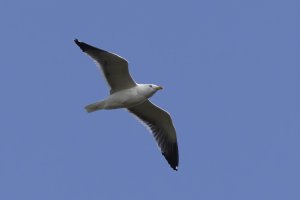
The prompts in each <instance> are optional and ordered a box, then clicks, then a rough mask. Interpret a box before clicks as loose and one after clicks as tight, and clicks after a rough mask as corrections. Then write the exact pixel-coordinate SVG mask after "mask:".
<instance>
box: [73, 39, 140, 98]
mask: <svg viewBox="0 0 300 200" xmlns="http://www.w3.org/2000/svg"><path fill="white" fill-rule="evenodd" d="M74 42H75V43H76V44H77V45H78V46H79V47H80V49H81V50H82V51H83V52H85V53H86V54H88V55H89V56H90V57H92V58H93V59H94V60H95V61H96V63H97V64H98V65H99V67H100V70H101V71H102V72H103V74H104V77H105V79H106V81H107V83H108V85H109V86H110V89H111V90H110V93H111V94H112V93H114V92H117V91H120V90H124V89H128V88H131V87H134V86H136V83H135V82H134V80H133V79H132V78H131V76H130V74H129V70H128V62H127V61H126V60H125V59H124V58H122V57H120V56H118V55H116V54H113V53H110V52H107V51H104V50H102V49H98V48H96V47H93V46H91V45H89V44H86V43H84V42H80V41H78V40H77V39H75V40H74Z"/></svg>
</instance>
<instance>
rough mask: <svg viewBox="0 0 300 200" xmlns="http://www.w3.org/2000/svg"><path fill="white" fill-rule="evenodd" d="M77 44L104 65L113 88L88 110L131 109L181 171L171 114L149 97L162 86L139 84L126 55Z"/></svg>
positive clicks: (171, 163)
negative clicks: (131, 73)
mask: <svg viewBox="0 0 300 200" xmlns="http://www.w3.org/2000/svg"><path fill="white" fill-rule="evenodd" d="M75 43H76V44H77V45H78V46H79V47H80V48H81V50H82V51H83V52H85V53H87V54H88V55H89V56H91V57H92V58H93V59H94V60H95V61H96V63H97V64H98V65H99V66H100V70H101V71H102V72H103V75H104V77H105V79H106V81H107V83H108V85H109V87H110V95H109V96H108V97H107V98H106V99H104V100H102V101H98V102H96V103H92V104H89V105H87V106H86V107H85V109H86V111H87V112H94V111H97V110H101V109H106V110H110V109H117V108H125V109H127V110H128V111H129V112H131V113H132V114H134V115H135V116H136V117H138V118H139V119H140V120H141V121H142V122H143V123H144V124H146V125H147V126H148V127H149V129H150V130H151V132H152V134H153V136H154V137H155V140H156V141H157V143H158V146H159V147H160V149H161V152H162V154H163V155H164V156H165V158H166V160H167V161H168V163H169V164H170V166H171V167H172V168H173V169H174V170H177V167H178V162H179V156H178V145H177V138H176V130H175V128H174V126H173V123H172V119H171V117H170V114H169V113H168V112H166V111H164V110H163V109H161V108H159V107H158V106H156V105H154V104H153V103H151V102H150V101H149V100H148V99H149V98H150V97H151V96H152V95H154V94H155V93H156V92H157V91H158V90H160V89H162V87H160V86H157V85H154V84H138V83H136V82H135V81H134V80H133V79H132V78H131V76H130V74H129V70H128V62H127V61H126V60H125V59H124V58H122V57H120V56H118V55H116V54H113V53H110V52H107V51H105V50H102V49H98V48H96V47H93V46H91V45H88V44H86V43H84V42H79V41H78V40H77V39H76V40H75Z"/></svg>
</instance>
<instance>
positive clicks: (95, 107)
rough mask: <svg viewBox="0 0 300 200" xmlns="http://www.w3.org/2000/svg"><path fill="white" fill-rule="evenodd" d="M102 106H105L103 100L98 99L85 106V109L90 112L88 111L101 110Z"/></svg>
mask: <svg viewBox="0 0 300 200" xmlns="http://www.w3.org/2000/svg"><path fill="white" fill-rule="evenodd" d="M104 106H105V101H98V102H96V103H92V104H89V105H87V106H86V107H85V110H86V111H87V112H88V113H90V112H94V111H97V110H102V109H104Z"/></svg>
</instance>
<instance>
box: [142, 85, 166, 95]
mask: <svg viewBox="0 0 300 200" xmlns="http://www.w3.org/2000/svg"><path fill="white" fill-rule="evenodd" d="M140 87H141V88H142V91H143V93H144V94H145V96H146V97H148V98H149V97H151V96H152V95H153V94H155V93H156V92H157V91H158V90H162V89H163V88H162V87H161V86H158V85H154V84H141V85H140Z"/></svg>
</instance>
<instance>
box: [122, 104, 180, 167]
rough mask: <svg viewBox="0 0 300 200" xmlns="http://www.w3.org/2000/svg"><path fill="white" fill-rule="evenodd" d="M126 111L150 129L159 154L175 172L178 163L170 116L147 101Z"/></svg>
mask: <svg viewBox="0 0 300 200" xmlns="http://www.w3.org/2000/svg"><path fill="white" fill-rule="evenodd" d="M128 110H129V112H131V113H133V114H134V115H135V116H137V117H138V118H139V119H140V120H141V121H142V122H143V123H145V125H147V126H148V127H149V128H150V130H151V132H152V133H153V136H154V138H155V140H156V142H157V143H158V146H159V147H160V149H161V153H162V154H163V155H164V156H165V158H166V160H167V161H168V163H169V164H170V166H171V167H172V168H173V169H174V170H177V168H178V162H179V156H178V145H177V138H176V130H175V128H174V126H173V123H172V119H171V117H170V114H169V113H167V112H166V111H164V110H163V109H161V108H159V107H158V106H156V105H154V104H152V103H151V102H150V101H149V100H147V101H145V102H144V103H142V104H139V105H137V106H134V107H131V108H128Z"/></svg>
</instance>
